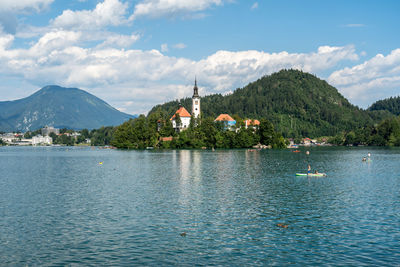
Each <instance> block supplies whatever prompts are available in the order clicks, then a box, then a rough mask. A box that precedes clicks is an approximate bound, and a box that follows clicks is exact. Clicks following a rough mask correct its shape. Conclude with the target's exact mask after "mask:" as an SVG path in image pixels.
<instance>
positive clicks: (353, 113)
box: [149, 70, 391, 138]
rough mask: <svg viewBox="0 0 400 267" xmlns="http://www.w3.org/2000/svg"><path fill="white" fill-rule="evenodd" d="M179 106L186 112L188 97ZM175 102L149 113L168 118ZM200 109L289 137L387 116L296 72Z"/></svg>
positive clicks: (215, 98)
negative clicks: (262, 124) (261, 123)
mask: <svg viewBox="0 0 400 267" xmlns="http://www.w3.org/2000/svg"><path fill="white" fill-rule="evenodd" d="M179 102H180V103H182V104H183V106H185V107H186V108H187V109H188V110H191V98H185V99H181V100H179ZM179 102H178V101H171V102H168V103H165V104H163V105H157V106H155V107H154V108H153V109H152V110H151V111H150V112H149V114H151V113H154V112H156V111H157V112H159V111H160V110H162V111H164V112H166V113H168V114H171V115H172V114H173V113H174V112H175V110H176V109H177V106H178V104H179ZM201 108H202V115H203V116H205V117H208V116H211V117H214V118H215V117H216V116H218V115H219V114H220V113H228V114H230V115H237V116H240V117H242V118H252V119H261V118H266V119H268V120H269V121H270V122H272V123H273V124H274V125H275V127H276V131H277V132H281V133H282V134H283V135H284V137H292V138H296V137H305V136H308V137H318V136H333V135H337V134H339V133H341V132H343V131H351V130H353V129H357V128H360V127H364V126H367V125H373V124H374V123H377V122H379V121H381V120H383V119H385V118H388V117H390V116H391V115H390V114H389V113H388V112H387V111H382V110H376V111H366V110H363V109H360V108H358V107H356V106H354V105H352V104H350V103H349V101H348V100H347V99H346V98H344V97H343V96H342V95H341V94H340V93H339V92H338V91H337V89H336V88H334V87H332V86H330V85H329V84H328V83H327V82H325V81H323V80H321V79H319V78H317V77H316V76H314V75H312V74H309V73H305V72H302V71H298V70H281V71H279V72H277V73H274V74H271V75H269V76H264V77H262V78H260V79H258V80H257V81H255V82H253V83H250V84H248V85H247V86H245V87H244V88H239V89H236V90H235V91H234V92H233V93H232V94H230V95H226V96H222V95H220V94H214V95H209V96H204V97H202V99H201Z"/></svg>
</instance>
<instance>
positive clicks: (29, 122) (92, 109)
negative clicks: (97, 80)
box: [0, 85, 134, 131]
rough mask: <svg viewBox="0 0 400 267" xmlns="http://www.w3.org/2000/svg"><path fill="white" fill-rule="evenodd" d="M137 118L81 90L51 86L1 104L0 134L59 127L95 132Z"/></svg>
mask: <svg viewBox="0 0 400 267" xmlns="http://www.w3.org/2000/svg"><path fill="white" fill-rule="evenodd" d="M130 118H134V116H132V115H129V114H126V113H123V112H120V111H118V110H117V109H115V108H113V107H112V106H110V105H109V104H108V103H106V102H105V101H103V100H101V99H100V98H98V97H96V96H94V95H92V94H90V93H88V92H86V91H84V90H81V89H78V88H65V87H61V86H58V85H47V86H45V87H43V88H42V89H40V90H38V91H37V92H35V93H34V94H32V95H30V96H28V97H26V98H23V99H19V100H15V101H5V102H0V131H27V130H36V129H39V128H41V127H43V126H46V125H49V126H54V127H57V128H70V129H83V128H87V129H94V128H100V127H101V126H114V125H119V124H121V123H122V122H124V121H125V120H128V119H130Z"/></svg>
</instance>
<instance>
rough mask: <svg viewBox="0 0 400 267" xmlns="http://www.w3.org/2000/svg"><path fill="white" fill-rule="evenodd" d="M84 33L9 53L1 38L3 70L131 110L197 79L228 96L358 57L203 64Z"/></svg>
mask: <svg viewBox="0 0 400 267" xmlns="http://www.w3.org/2000/svg"><path fill="white" fill-rule="evenodd" d="M82 38H84V37H83V35H82V33H81V32H73V31H54V32H50V33H47V34H45V35H44V36H43V37H42V38H40V39H39V40H38V42H37V43H35V44H33V45H32V46H31V47H30V48H28V49H10V47H12V46H11V44H12V42H13V36H11V35H2V36H0V72H1V73H3V74H4V75H10V76H13V77H20V79H21V80H26V81H28V82H30V83H32V84H34V85H37V86H38V87H41V86H44V85H47V84H60V85H62V86H73V87H79V88H83V89H87V90H88V91H90V92H92V93H94V94H95V95H97V96H99V97H101V98H104V99H105V100H106V101H108V102H110V104H112V105H115V106H116V107H120V106H119V105H120V104H121V103H122V102H127V101H133V102H134V103H135V104H136V105H135V106H126V107H122V108H126V111H127V112H130V113H138V112H146V111H148V110H149V109H150V108H151V107H152V106H153V105H155V104H157V103H162V102H164V101H166V100H172V99H176V98H179V97H183V96H189V95H190V94H191V90H192V87H193V84H192V83H193V77H194V75H197V78H198V81H199V86H200V92H201V93H202V94H206V93H207V94H210V93H216V92H218V93H224V92H227V91H230V90H232V89H235V88H237V87H242V86H244V85H246V84H247V83H249V82H251V81H254V80H256V79H258V78H260V77H261V76H263V75H266V74H270V73H272V72H275V71H278V70H280V69H282V68H297V69H302V70H304V71H309V72H313V73H316V72H318V71H322V70H327V69H330V68H332V67H334V66H336V64H337V63H338V62H340V61H343V60H356V59H357V58H358V56H357V54H356V53H355V51H354V48H353V47H352V46H346V47H328V46H323V47H320V48H319V49H318V51H316V52H312V53H288V52H280V53H266V52H263V51H241V52H230V51H218V52H216V53H215V54H213V55H210V56H209V57H207V58H204V59H202V60H199V61H194V60H190V59H187V58H176V57H169V56H166V55H164V54H162V53H161V52H160V51H157V50H148V51H143V50H133V49H128V50H125V49H116V48H108V47H107V46H98V47H96V48H82V47H79V45H78V44H79V42H80V40H81V39H82Z"/></svg>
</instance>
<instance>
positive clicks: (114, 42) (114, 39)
mask: <svg viewBox="0 0 400 267" xmlns="http://www.w3.org/2000/svg"><path fill="white" fill-rule="evenodd" d="M139 39H140V36H139V35H137V34H132V35H121V34H114V33H109V34H107V38H106V40H105V41H104V42H103V43H101V44H100V45H99V46H98V47H99V48H101V47H123V48H126V47H129V46H131V45H132V44H133V43H135V42H136V41H137V40H139Z"/></svg>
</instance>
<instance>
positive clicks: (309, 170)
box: [307, 164, 311, 173]
mask: <svg viewBox="0 0 400 267" xmlns="http://www.w3.org/2000/svg"><path fill="white" fill-rule="evenodd" d="M307 173H311V166H310V164H308V167H307Z"/></svg>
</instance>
